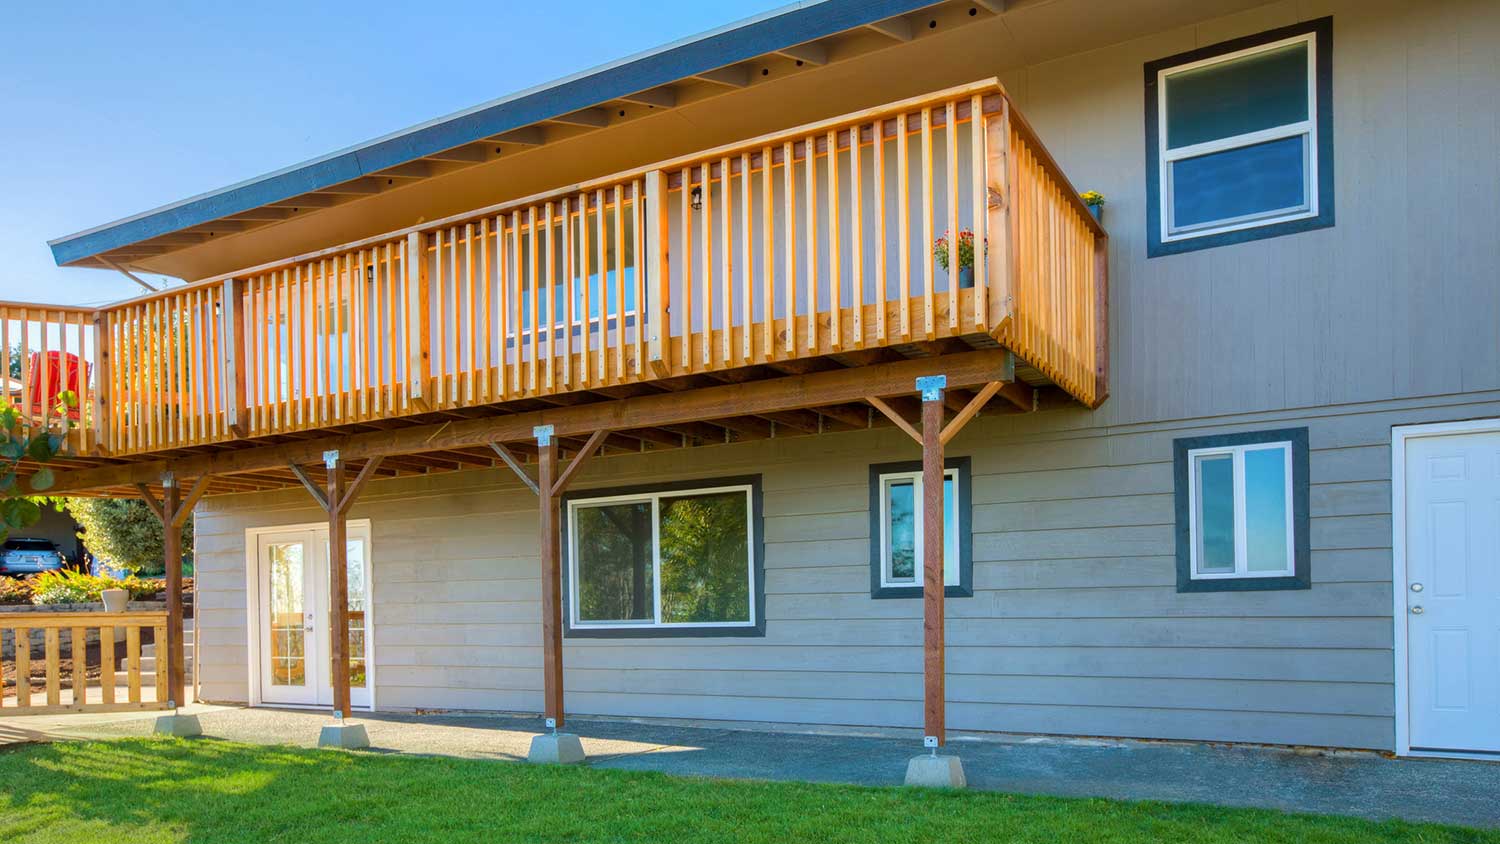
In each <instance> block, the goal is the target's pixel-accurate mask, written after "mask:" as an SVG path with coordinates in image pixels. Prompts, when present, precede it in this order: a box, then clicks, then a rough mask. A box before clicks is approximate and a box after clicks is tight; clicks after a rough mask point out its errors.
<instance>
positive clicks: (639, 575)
mask: <svg viewBox="0 0 1500 844" xmlns="http://www.w3.org/2000/svg"><path fill="white" fill-rule="evenodd" d="M575 516H576V522H577V530H578V538H577V540H576V541H577V543H578V545H577V547H578V618H579V620H580V621H653V620H654V619H655V617H656V610H655V588H656V584H655V579H654V576H653V574H652V558H653V549H652V544H651V502H649V501H631V502H626V503H622V504H603V505H598V506H590V507H579V508H578V509H577V510H576V511H575Z"/></svg>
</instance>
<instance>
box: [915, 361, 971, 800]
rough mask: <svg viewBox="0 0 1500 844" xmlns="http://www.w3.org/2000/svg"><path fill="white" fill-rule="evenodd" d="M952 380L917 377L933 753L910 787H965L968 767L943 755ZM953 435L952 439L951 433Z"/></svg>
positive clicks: (926, 698) (920, 763)
mask: <svg viewBox="0 0 1500 844" xmlns="http://www.w3.org/2000/svg"><path fill="white" fill-rule="evenodd" d="M947 387H948V379H947V378H946V377H944V376H942V375H932V376H928V377H925V378H918V379H917V391H918V392H920V393H921V394H922V712H923V718H922V722H923V731H922V733H923V734H922V746H923V747H924V748H926V749H927V750H928V751H929V754H928V755H924V756H918V757H916V758H914V759H912V760H911V762H910V763H908V764H907V766H906V784H907V785H923V786H938V787H945V788H963V787H964V785H965V784H966V783H965V780H964V769H963V763H962V762H960V761H959V758H958V757H957V756H939V755H938V748H940V747H942V746H943V745H945V744H947V742H948V735H947V712H946V708H947V703H948V699H947V694H946V690H945V688H944V685H945V680H946V678H947V667H946V664H945V654H944V645H945V642H944V617H943V599H944V592H945V590H946V587H945V584H944V583H943V549H944V548H946V547H947V546H946V544H945V542H944V538H943V527H944V521H945V520H944V518H943V511H944V507H943V487H944V468H943V444H944V443H945V442H946V438H945V437H944V436H943V433H944V431H943V410H944V406H943V393H944V391H945V390H946V389H947ZM950 436H951V435H950Z"/></svg>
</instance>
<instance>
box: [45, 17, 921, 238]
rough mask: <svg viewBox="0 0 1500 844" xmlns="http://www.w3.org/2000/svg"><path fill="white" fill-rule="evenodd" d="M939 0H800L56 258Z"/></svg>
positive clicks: (131, 223) (223, 193)
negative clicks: (807, 0)
mask: <svg viewBox="0 0 1500 844" xmlns="http://www.w3.org/2000/svg"><path fill="white" fill-rule="evenodd" d="M934 4H935V0H820V2H799V3H794V4H792V5H789V6H785V7H783V8H780V9H777V10H775V11H772V12H768V13H766V14H763V15H759V16H757V17H753V18H748V19H746V20H743V21H739V22H737V23H733V24H730V25H728V26H725V27H721V28H719V29H715V30H711V31H709V32H706V33H703V34H702V35H696V36H692V37H690V38H687V39H684V40H682V41H678V42H675V43H672V44H667V45H664V46H662V47H658V48H656V49H654V50H650V51H647V52H645V53H641V54H638V55H636V56H631V57H629V58H626V59H622V60H620V61H617V62H613V63H610V64H607V65H603V66H601V67H598V68H594V69H592V70H588V71H584V72H582V73H578V74H574V75H572V76H568V77H564V78H563V79H560V80H557V81H556V82H551V83H548V84H546V85H542V86H539V87H537V88H533V89H530V90H528V91H522V92H519V93H517V94H513V95H511V96H508V97H504V98H502V99H499V100H495V101H492V102H490V103H486V104H484V105H481V106H477V107H475V108H472V109H469V110H466V111H462V112H459V113H457V114H453V115H449V116H447V117H443V118H439V119H437V120H433V121H430V122H427V123H423V124H420V125H418V126H414V127H412V128H410V129H405V130H402V131H400V132H396V133H394V134H391V135H387V136H385V137H383V138H378V139H376V140H373V141H370V142H368V143H365V144H361V145H359V146H355V147H350V148H349V149H346V150H342V151H340V152H335V153H332V154H330V155H327V156H324V157H322V158H317V159H313V160H312V161H309V162H306V163H304V164H299V165H295V166H293V167H289V168H287V169H284V170H278V171H276V172H274V173H269V174H267V175H265V176H260V177H258V178H255V179H251V180H249V181H245V182H241V183H239V184H237V185H232V186H230V187H227V188H222V189H220V190H216V191H212V192H209V193H205V194H200V195H198V196H195V197H192V198H190V199H185V200H182V201H181V202H177V203H173V204H171V205H167V206H163V207H161V208H158V209H155V210H152V211H147V212H145V213H142V214H137V215H135V216H133V217H127V218H125V219H123V220H118V221H116V222H113V223H107V224H105V225H102V226H97V227H95V228H92V229H88V230H86V231H82V232H79V233H77V234H72V235H68V236H67V237H61V238H58V239H56V240H53V241H49V243H48V245H50V246H51V247H52V257H53V260H55V261H56V262H57V263H58V264H59V265H65V264H70V263H73V262H75V261H80V260H83V259H85V258H90V257H93V256H95V255H99V254H101V253H104V252H108V251H110V250H112V249H118V248H120V247H122V246H128V245H130V244H133V243H139V242H140V241H143V240H148V239H150V238H153V237H157V236H159V235H163V234H169V233H171V232H175V231H179V230H181V229H185V228H188V227H190V226H195V225H199V224H201V223H207V222H211V221H213V220H217V219H220V218H222V217H227V216H229V215H231V214H238V213H240V212H242V211H249V210H252V209H255V208H259V207H261V206H263V205H266V204H267V203H270V202H281V201H285V200H287V199H290V198H292V197H295V196H300V195H302V194H304V193H310V192H313V191H317V190H321V189H323V188H328V187H332V186H333V185H337V184H340V183H342V182H347V181H349V180H351V179H356V178H359V177H361V176H364V175H367V174H370V173H375V172H378V171H380V170H384V169H386V168H389V167H394V166H396V165H398V164H404V163H406V162H408V161H413V160H415V159H418V158H422V157H424V156H428V155H432V154H434V153H438V152H442V151H443V150H448V149H452V148H453V147H457V146H462V145H464V144H467V143H473V142H475V141H479V140H483V139H484V138H488V137H490V136H492V135H498V134H501V133H503V132H508V131H510V130H512V129H519V128H521V127H524V126H530V125H531V124H533V123H537V122H539V121H543V120H548V119H550V118H554V117H557V116H559V115H563V114H568V113H570V112H574V111H578V110H580V109H583V108H588V107H590V106H594V105H597V104H599V103H603V102H608V101H610V100H614V99H619V98H621V97H624V96H626V95H629V94H634V93H636V92H639V91H644V90H647V89H650V88H655V87H657V86H660V85H666V84H669V83H672V82H677V81H680V80H682V79H685V78H687V77H690V76H694V75H696V74H700V73H704V72H706V71H710V70H714V69H717V68H720V67H725V66H727V65H732V64H736V63H738V62H742V61H747V60H749V59H753V58H756V57H759V56H763V55H766V54H767V53H773V52H776V51H778V50H782V49H785V48H787V47H791V46H794V45H797V44H802V43H804V42H807V41H813V40H816V39H819V38H824V37H827V36H829V35H833V34H835V33H838V32H843V31H845V30H848V29H853V28H855V27H860V26H865V25H867V24H871V23H875V22H878V21H882V20H885V19H887V18H892V17H896V16H897V15H904V14H907V13H909V12H913V11H916V10H917V9H921V8H923V7H926V6H931V5H934Z"/></svg>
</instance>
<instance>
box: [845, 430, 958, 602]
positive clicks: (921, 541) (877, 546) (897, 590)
mask: <svg viewBox="0 0 1500 844" xmlns="http://www.w3.org/2000/svg"><path fill="white" fill-rule="evenodd" d="M923 495H924V490H923V487H922V464H921V463H919V462H912V463H886V464H881V465H877V466H872V467H870V594H871V595H872V596H873V597H876V598H910V597H920V596H921V594H922V584H923V570H922V560H923V549H924V548H925V547H926V537H925V536H924V535H923V518H922V501H923ZM970 545H971V540H970V537H969V458H967V457H959V458H954V459H952V460H949V461H948V462H947V466H946V467H945V469H944V473H943V584H944V591H945V593H946V594H948V595H951V596H955V597H963V596H968V595H972V594H973V589H972V586H971V580H972V578H971V576H970V572H971V563H970V556H971V554H970Z"/></svg>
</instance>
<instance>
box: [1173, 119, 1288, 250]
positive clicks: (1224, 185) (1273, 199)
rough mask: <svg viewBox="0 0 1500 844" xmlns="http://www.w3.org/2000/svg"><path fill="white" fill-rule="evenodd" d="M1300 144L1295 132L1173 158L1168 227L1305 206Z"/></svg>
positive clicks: (1252, 215)
mask: <svg viewBox="0 0 1500 844" xmlns="http://www.w3.org/2000/svg"><path fill="white" fill-rule="evenodd" d="M1306 145H1307V136H1306V135H1297V136H1295V137H1291V138H1281V139H1279V140H1275V141H1267V142H1265V143H1260V144H1251V145H1250V146H1246V147H1238V148H1236V149H1230V150H1225V151H1223V152H1215V153H1210V154H1208V155H1200V156H1197V157H1195V158H1184V159H1182V160H1181V161H1175V162H1173V163H1172V164H1171V167H1172V174H1171V188H1172V228H1173V230H1180V229H1184V228H1187V227H1190V226H1196V225H1202V224H1204V223H1212V222H1217V221H1220V220H1234V219H1238V218H1241V217H1254V216H1257V215H1268V214H1271V213H1280V212H1287V211H1292V210H1296V209H1300V208H1304V207H1306V206H1307V179H1306V170H1307V155H1306V149H1305V147H1306Z"/></svg>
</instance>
